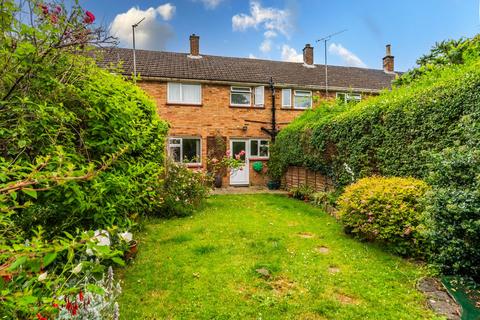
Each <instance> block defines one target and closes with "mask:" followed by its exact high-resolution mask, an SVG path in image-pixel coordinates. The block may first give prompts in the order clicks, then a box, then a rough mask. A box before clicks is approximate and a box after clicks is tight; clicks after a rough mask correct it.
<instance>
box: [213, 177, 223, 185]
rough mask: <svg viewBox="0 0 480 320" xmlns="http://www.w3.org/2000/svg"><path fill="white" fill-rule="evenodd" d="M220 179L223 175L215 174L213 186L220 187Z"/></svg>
mask: <svg viewBox="0 0 480 320" xmlns="http://www.w3.org/2000/svg"><path fill="white" fill-rule="evenodd" d="M222 180H223V177H222V176H221V175H220V174H217V175H216V176H215V183H214V185H215V188H221V187H222Z"/></svg>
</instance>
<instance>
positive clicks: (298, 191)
mask: <svg viewBox="0 0 480 320" xmlns="http://www.w3.org/2000/svg"><path fill="white" fill-rule="evenodd" d="M313 193H314V190H313V189H312V188H311V187H310V186H308V185H306V184H301V185H299V186H298V187H293V188H291V189H290V190H289V194H290V195H291V196H292V197H293V198H295V199H300V200H309V199H310V198H311V197H312V195H313Z"/></svg>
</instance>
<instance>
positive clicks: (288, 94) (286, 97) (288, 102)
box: [282, 89, 292, 108]
mask: <svg viewBox="0 0 480 320" xmlns="http://www.w3.org/2000/svg"><path fill="white" fill-rule="evenodd" d="M282 107H283V108H291V107H292V89H282Z"/></svg>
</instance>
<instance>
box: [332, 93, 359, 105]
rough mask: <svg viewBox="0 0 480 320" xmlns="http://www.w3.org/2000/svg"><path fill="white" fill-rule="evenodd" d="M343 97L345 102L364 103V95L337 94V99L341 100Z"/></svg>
mask: <svg viewBox="0 0 480 320" xmlns="http://www.w3.org/2000/svg"><path fill="white" fill-rule="evenodd" d="M341 95H343V102H345V103H348V102H351V101H355V102H360V101H362V94H361V93H356V92H337V94H336V97H337V99H339V98H341V97H340V96H341Z"/></svg>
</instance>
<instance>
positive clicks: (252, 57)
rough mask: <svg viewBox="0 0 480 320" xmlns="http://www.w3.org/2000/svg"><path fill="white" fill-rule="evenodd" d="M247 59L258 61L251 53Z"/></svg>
mask: <svg viewBox="0 0 480 320" xmlns="http://www.w3.org/2000/svg"><path fill="white" fill-rule="evenodd" d="M248 58H249V59H258V58H257V57H256V56H254V55H253V54H251V53H250V54H249V55H248Z"/></svg>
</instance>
